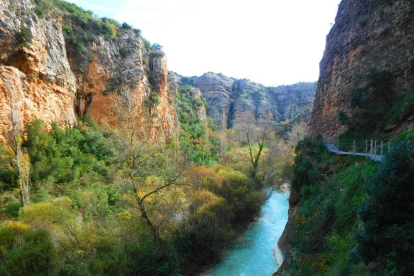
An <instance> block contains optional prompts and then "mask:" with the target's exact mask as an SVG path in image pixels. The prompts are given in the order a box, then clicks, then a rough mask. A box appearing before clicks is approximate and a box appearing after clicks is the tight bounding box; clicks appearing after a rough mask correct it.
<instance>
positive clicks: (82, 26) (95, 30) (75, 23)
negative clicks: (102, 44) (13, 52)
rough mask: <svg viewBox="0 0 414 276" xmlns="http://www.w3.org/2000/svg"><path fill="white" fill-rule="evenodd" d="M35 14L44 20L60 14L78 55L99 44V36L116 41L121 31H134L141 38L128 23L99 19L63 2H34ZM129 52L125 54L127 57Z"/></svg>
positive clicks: (40, 0)
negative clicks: (91, 45) (89, 46)
mask: <svg viewBox="0 0 414 276" xmlns="http://www.w3.org/2000/svg"><path fill="white" fill-rule="evenodd" d="M34 2H35V4H36V6H35V13H36V14H37V16H39V17H40V18H44V17H45V16H46V15H48V14H50V13H51V12H54V13H57V14H60V15H62V16H63V18H64V22H65V24H64V25H63V33H64V35H65V38H66V41H67V43H68V44H69V45H71V46H73V49H75V50H76V51H77V52H78V53H80V54H83V53H84V52H85V48H87V47H88V44H89V43H91V42H97V41H98V37H99V36H103V37H104V38H105V39H107V40H111V39H115V38H116V37H117V36H118V32H119V31H120V29H122V30H133V32H134V33H135V34H136V35H137V36H141V31H140V30H139V29H133V28H132V26H130V25H128V24H127V23H123V24H122V25H121V24H120V23H119V22H117V21H115V20H113V19H110V18H105V17H104V18H97V17H95V16H94V15H93V13H92V11H86V10H84V9H82V8H80V7H78V6H77V5H75V4H72V3H68V2H66V1H62V0H34ZM127 54H128V52H125V55H123V54H122V53H121V55H122V56H123V57H125V56H126V55H127Z"/></svg>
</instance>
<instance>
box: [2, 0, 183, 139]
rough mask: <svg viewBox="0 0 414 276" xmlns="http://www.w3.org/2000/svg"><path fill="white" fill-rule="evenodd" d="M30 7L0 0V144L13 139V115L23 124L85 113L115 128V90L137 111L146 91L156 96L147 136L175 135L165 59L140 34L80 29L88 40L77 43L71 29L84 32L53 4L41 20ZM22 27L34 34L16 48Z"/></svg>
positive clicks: (69, 121) (23, 1) (68, 119)
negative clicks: (25, 45) (110, 35)
mask: <svg viewBox="0 0 414 276" xmlns="http://www.w3.org/2000/svg"><path fill="white" fill-rule="evenodd" d="M34 10H35V6H34V4H33V3H32V1H30V0H18V1H16V0H3V1H0V103H1V110H0V142H7V141H10V138H11V130H12V123H11V116H12V113H13V116H14V117H16V116H17V117H18V118H19V121H18V126H19V127H20V128H22V127H23V125H24V124H25V123H26V122H28V121H31V120H33V119H42V120H43V121H45V123H46V125H47V126H50V124H51V122H53V121H56V122H57V123H58V124H59V125H61V126H65V125H68V126H72V125H74V124H75V123H76V120H77V119H78V118H81V117H83V116H84V115H86V114H89V115H91V116H93V117H94V119H95V121H96V122H98V124H109V125H115V124H116V123H117V118H116V116H115V113H114V112H113V111H111V110H113V108H114V104H115V101H114V97H113V96H114V95H115V94H117V95H124V97H127V98H128V99H127V100H128V101H130V102H133V103H135V104H136V106H137V112H138V110H140V109H143V108H146V106H145V104H144V103H145V101H146V99H147V98H148V96H149V94H150V93H151V92H156V93H157V94H158V96H159V99H160V101H159V104H158V105H157V106H155V107H154V108H153V109H152V110H151V113H152V114H151V115H152V116H151V120H150V122H149V124H150V126H149V128H150V129H151V139H152V140H154V141H157V142H164V141H166V140H168V139H169V137H170V136H172V135H174V134H175V131H176V119H175V115H174V95H175V94H174V92H171V91H170V89H169V86H168V85H167V79H168V70H167V63H166V58H165V57H164V56H161V55H152V54H151V53H152V50H150V49H148V47H145V44H144V42H143V40H142V39H141V38H140V37H139V36H137V35H136V34H135V33H134V32H133V31H132V30H128V29H122V28H117V31H116V36H115V37H113V38H108V37H104V36H103V35H101V34H99V33H96V34H90V33H88V31H87V30H83V33H84V37H88V36H89V38H88V39H86V38H85V39H84V40H85V41H83V42H82V45H81V46H80V45H75V44H74V38H73V36H72V35H71V33H70V32H71V31H72V29H73V30H75V29H77V30H82V28H84V26H83V25H82V24H83V23H82V22H80V21H79V20H77V19H76V18H74V17H73V16H71V15H70V14H68V13H67V12H65V11H62V10H59V9H57V8H56V9H51V11H49V12H48V14H47V15H46V16H45V18H44V19H42V18H39V17H38V16H37V15H36V14H35V12H34ZM22 28H25V29H27V30H29V31H30V33H31V34H32V36H33V41H32V43H30V48H31V49H27V48H21V47H20V48H17V39H16V34H17V32H18V31H19V30H21V29H22ZM68 30H69V31H68ZM85 34H86V36H85ZM92 37H94V39H91V38H92ZM151 76H155V81H151V80H154V79H151ZM12 111H14V112H12Z"/></svg>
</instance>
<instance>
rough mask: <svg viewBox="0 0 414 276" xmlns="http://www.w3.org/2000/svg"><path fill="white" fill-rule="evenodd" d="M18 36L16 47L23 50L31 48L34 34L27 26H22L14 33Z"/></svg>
mask: <svg viewBox="0 0 414 276" xmlns="http://www.w3.org/2000/svg"><path fill="white" fill-rule="evenodd" d="M14 36H15V38H16V47H17V49H19V50H23V49H24V48H26V49H28V50H31V49H32V47H31V46H30V44H32V40H33V35H32V33H31V32H30V30H28V29H26V28H25V27H21V28H20V30H19V31H18V32H16V34H15V35H14Z"/></svg>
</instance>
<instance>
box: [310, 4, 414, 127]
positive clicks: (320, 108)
mask: <svg viewBox="0 0 414 276" xmlns="http://www.w3.org/2000/svg"><path fill="white" fill-rule="evenodd" d="M413 21H414V2H413V1H409V0H405V1H396V0H387V1H384V0H381V1H379V0H372V1H364V0H343V1H342V2H341V4H340V6H339V10H338V14H337V17H336V22H335V25H334V26H333V28H332V29H331V31H330V33H329V35H328V36H327V43H326V49H325V53H324V56H323V59H322V61H321V63H320V77H319V82H318V88H317V93H316V98H315V104H314V109H313V113H312V122H311V131H312V132H313V133H314V134H316V133H322V134H329V135H337V134H339V133H341V132H342V131H343V130H344V127H343V126H341V124H340V122H339V120H338V113H339V112H340V111H343V112H344V113H345V114H348V115H349V114H351V113H352V112H353V111H354V107H352V106H351V100H350V98H351V94H352V92H353V91H355V90H356V89H357V88H358V87H360V86H361V85H364V84H363V83H364V82H365V81H366V78H365V76H366V75H367V74H369V72H370V70H372V69H376V70H377V71H380V72H388V73H389V75H390V76H391V79H390V89H389V90H388V91H387V95H386V96H387V97H389V99H390V101H391V102H393V101H395V100H396V99H398V98H399V97H400V96H401V95H403V94H404V93H406V92H407V91H409V90H410V89H412V88H413V87H414V47H413V45H414V25H413ZM367 93H369V91H367Z"/></svg>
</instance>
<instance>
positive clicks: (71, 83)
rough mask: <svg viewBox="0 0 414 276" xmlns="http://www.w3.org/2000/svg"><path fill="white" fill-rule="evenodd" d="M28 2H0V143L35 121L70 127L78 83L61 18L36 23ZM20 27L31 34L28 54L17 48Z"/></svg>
mask: <svg viewBox="0 0 414 276" xmlns="http://www.w3.org/2000/svg"><path fill="white" fill-rule="evenodd" d="M33 8H34V6H33V4H32V3H31V1H30V0H20V1H12V0H5V1H1V2H0V18H1V20H0V37H1V39H0V49H1V50H0V106H1V110H0V142H5V141H9V140H10V139H11V130H12V121H11V117H12V116H13V117H15V118H16V121H15V124H16V127H18V128H22V127H23V125H24V123H25V122H27V121H30V120H33V119H35V118H38V119H42V120H44V121H45V122H47V123H51V122H52V121H56V122H58V123H59V124H61V125H62V124H67V125H73V124H75V122H76V117H75V113H74V109H73V101H74V99H75V95H76V80H75V76H74V74H73V73H72V71H71V70H70V66H69V62H68V58H67V56H66V51H65V40H64V38H63V35H62V32H61V31H60V30H61V26H62V18H61V17H58V16H55V17H51V18H49V20H47V21H45V20H39V19H38V18H37V16H36V15H35V14H34V13H33V12H28V13H25V12H24V11H31V10H32V9H33ZM21 27H24V28H26V29H28V30H29V31H30V32H31V33H32V35H33V42H32V43H31V49H27V48H22V49H18V48H17V45H16V38H15V34H16V33H17V32H18V31H19V30H20V28H21Z"/></svg>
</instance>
